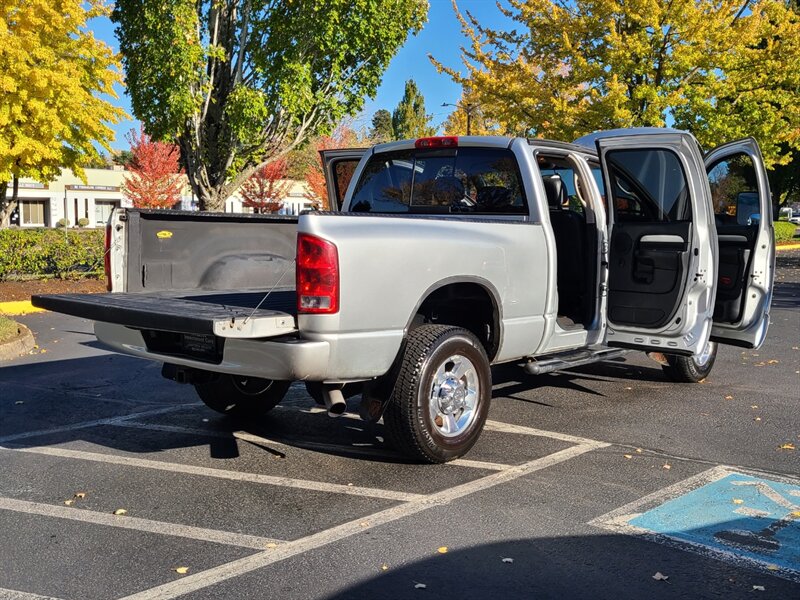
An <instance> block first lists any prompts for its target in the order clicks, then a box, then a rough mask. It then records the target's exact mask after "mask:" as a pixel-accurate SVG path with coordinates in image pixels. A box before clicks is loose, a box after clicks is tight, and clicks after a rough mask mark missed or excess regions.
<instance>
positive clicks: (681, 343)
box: [597, 131, 717, 355]
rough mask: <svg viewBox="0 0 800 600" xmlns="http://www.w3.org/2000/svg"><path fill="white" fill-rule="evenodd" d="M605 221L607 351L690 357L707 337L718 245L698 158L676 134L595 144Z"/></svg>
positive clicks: (691, 142)
mask: <svg viewBox="0 0 800 600" xmlns="http://www.w3.org/2000/svg"><path fill="white" fill-rule="evenodd" d="M597 148H598V152H599V154H600V160H601V164H602V167H603V175H604V177H605V183H606V190H607V204H608V215H609V230H610V243H609V254H608V256H609V264H608V290H607V293H608V302H607V306H608V314H607V330H608V331H607V336H606V343H607V344H608V345H609V346H617V347H623V348H635V349H639V350H645V351H660V352H669V353H672V354H682V355H695V354H699V353H700V352H702V350H703V348H704V347H705V345H706V343H707V341H708V339H709V334H710V331H711V313H712V309H713V292H714V290H713V287H714V283H715V264H716V261H715V258H714V257H715V255H716V245H717V240H716V238H715V237H714V221H713V214H712V213H711V208H710V203H709V200H708V186H707V183H706V175H705V168H704V165H703V159H702V154H701V152H700V148H699V146H698V144H697V142H696V141H695V139H694V138H693V137H692V136H690V135H688V134H684V133H680V132H674V131H672V132H663V133H661V132H658V133H639V134H635V133H632V134H626V135H622V136H617V137H605V138H601V139H599V140H597Z"/></svg>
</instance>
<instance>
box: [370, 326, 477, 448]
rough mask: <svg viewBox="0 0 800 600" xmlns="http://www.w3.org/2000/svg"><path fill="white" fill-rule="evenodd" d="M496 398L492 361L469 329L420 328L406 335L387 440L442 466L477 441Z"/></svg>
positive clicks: (388, 414) (388, 409) (387, 421)
mask: <svg viewBox="0 0 800 600" xmlns="http://www.w3.org/2000/svg"><path fill="white" fill-rule="evenodd" d="M491 395H492V374H491V370H490V368H489V359H488V358H487V356H486V351H485V350H484V348H483V346H482V345H481V343H480V342H479V341H478V339H477V338H476V337H475V336H474V335H473V334H472V333H471V332H469V331H467V330H466V329H461V328H459V327H451V326H446V325H422V326H420V327H418V328H416V329H414V330H413V331H411V333H409V334H408V340H407V341H406V345H405V348H404V350H403V356H402V362H401V365H400V369H399V374H398V377H397V381H396V383H395V386H394V389H393V391H392V394H391V397H390V399H389V403H388V405H387V406H386V411H385V412H384V414H383V419H384V423H385V424H386V435H387V438H388V439H389V441H390V442H391V443H392V444H393V445H394V446H395V448H397V449H398V450H399V451H401V452H402V453H403V454H405V455H407V456H409V457H411V458H414V459H417V460H422V461H425V462H430V463H443V462H447V461H449V460H454V459H456V458H458V457H460V456H463V455H464V454H466V453H467V451H468V450H469V449H470V448H472V446H473V445H474V444H475V442H476V441H477V440H478V437H479V436H480V433H481V431H482V430H483V425H484V423H485V422H486V416H487V414H488V412H489V403H490V402H491Z"/></svg>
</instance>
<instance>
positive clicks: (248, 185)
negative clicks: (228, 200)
mask: <svg viewBox="0 0 800 600" xmlns="http://www.w3.org/2000/svg"><path fill="white" fill-rule="evenodd" d="M287 171H288V165H287V164H286V159H283V158H279V159H277V160H274V161H272V162H271V163H268V164H266V165H264V166H263V167H261V168H260V169H258V171H256V172H255V173H253V174H252V175H251V176H250V178H249V179H248V180H247V181H245V182H244V183H243V184H242V187H240V188H239V196H241V198H242V205H243V206H245V207H247V208H252V209H253V211H254V212H256V213H257V214H262V215H263V214H268V213H274V212H277V211H278V210H279V209H280V207H281V204H282V202H281V201H282V200H283V199H284V198H286V195H287V194H288V193H289V189H290V188H291V187H292V184H291V182H289V181H286V177H287Z"/></svg>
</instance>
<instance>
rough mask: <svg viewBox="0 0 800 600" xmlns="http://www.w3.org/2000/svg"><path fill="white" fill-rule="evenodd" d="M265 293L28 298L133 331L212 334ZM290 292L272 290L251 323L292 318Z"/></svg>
mask: <svg viewBox="0 0 800 600" xmlns="http://www.w3.org/2000/svg"><path fill="white" fill-rule="evenodd" d="M264 296H266V291H251V292H241V291H230V292H226V291H214V292H188V293H187V292H171V293H167V292H161V293H155V294H54V295H38V296H33V297H32V298H31V302H32V303H33V305H34V306H37V307H39V308H44V309H46V310H52V311H54V312H60V313H65V314H68V315H73V316H76V317H81V318H84V319H91V320H93V321H103V322H106V323H116V324H118V325H125V326H127V327H133V328H136V329H154V330H158V331H175V332H181V333H202V334H208V333H213V332H214V322H215V321H220V320H223V319H231V320H233V319H238V318H244V317H247V316H248V315H250V314H251V313H253V309H255V307H256V306H258V304H259V302H261V300H262V299H263V298H264ZM296 313H297V303H296V295H295V291H294V290H274V291H273V292H272V293H271V294H270V295H269V297H268V298H267V299H266V300H265V301H264V302H263V303H262V304H261V306H260V307H259V308H258V310H257V311H256V312H255V313H253V318H254V319H255V318H259V317H271V316H278V315H281V314H283V315H286V314H289V315H292V316H296Z"/></svg>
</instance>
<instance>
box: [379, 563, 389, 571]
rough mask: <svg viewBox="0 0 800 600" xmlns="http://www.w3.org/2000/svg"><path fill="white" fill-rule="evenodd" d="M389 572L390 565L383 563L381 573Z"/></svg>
mask: <svg viewBox="0 0 800 600" xmlns="http://www.w3.org/2000/svg"><path fill="white" fill-rule="evenodd" d="M388 570H389V565H387V564H386V563H383V564H382V565H381V571H388Z"/></svg>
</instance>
